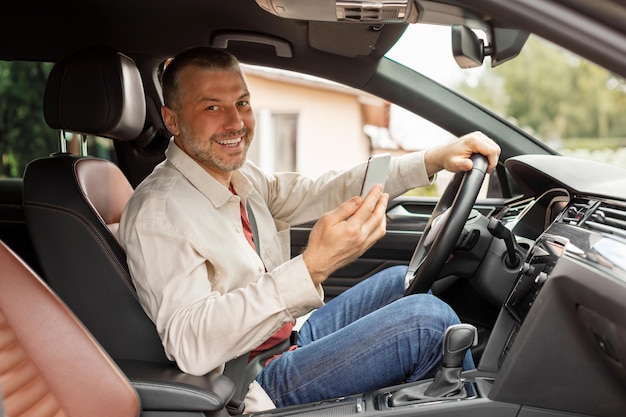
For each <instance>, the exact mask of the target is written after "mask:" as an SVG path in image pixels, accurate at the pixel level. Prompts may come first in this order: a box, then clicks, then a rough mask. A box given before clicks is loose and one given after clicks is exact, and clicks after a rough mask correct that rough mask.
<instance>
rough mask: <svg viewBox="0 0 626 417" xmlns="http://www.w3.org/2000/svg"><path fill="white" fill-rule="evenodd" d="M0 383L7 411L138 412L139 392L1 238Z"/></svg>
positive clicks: (80, 414) (107, 416) (39, 413)
mask: <svg viewBox="0 0 626 417" xmlns="http://www.w3.org/2000/svg"><path fill="white" fill-rule="evenodd" d="M0 386H1V387H2V391H3V396H4V409H5V410H4V412H5V413H6V415H7V416H21V415H28V416H53V415H54V416H70V417H71V416H76V417H83V416H91V417H94V416H103V417H110V416H119V417H123V416H137V415H139V410H140V404H139V399H138V396H137V393H136V391H135V390H134V388H133V386H132V385H131V384H130V382H129V381H128V379H127V378H126V377H125V376H124V374H123V373H122V372H121V371H120V369H119V368H118V367H117V365H116V364H115V363H114V362H113V361H112V360H111V359H110V357H109V356H108V355H107V354H106V353H105V352H104V350H103V349H102V348H101V347H100V345H99V344H98V343H97V342H96V341H95V339H94V338H93V337H92V336H91V335H90V334H89V333H88V331H87V330H86V329H85V327H84V326H83V325H82V324H81V323H80V322H79V320H78V319H77V318H76V317H75V316H74V314H73V313H72V312H71V311H70V310H69V309H68V308H67V307H66V305H65V304H63V302H62V301H60V300H59V298H58V297H57V296H56V295H55V294H54V293H53V292H52V291H51V290H50V289H49V288H48V287H47V285H46V284H45V283H44V282H43V281H41V280H40V279H39V278H38V277H37V276H36V275H35V273H34V272H33V271H32V270H31V269H30V268H29V267H28V266H26V264H25V263H24V262H22V261H21V260H20V259H19V258H18V257H17V256H16V255H15V254H14V253H13V252H12V251H11V250H10V249H9V248H8V247H7V246H6V245H5V244H4V243H2V242H0Z"/></svg>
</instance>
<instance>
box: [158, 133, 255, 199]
mask: <svg viewBox="0 0 626 417" xmlns="http://www.w3.org/2000/svg"><path fill="white" fill-rule="evenodd" d="M165 156H166V160H167V162H168V163H170V164H171V165H172V166H173V167H174V168H175V169H176V170H177V171H178V172H180V173H181V175H182V176H184V177H185V178H186V179H187V181H189V182H190V183H191V184H192V185H193V186H194V187H195V188H196V189H197V190H198V191H200V192H201V193H202V194H203V195H204V196H205V197H206V198H208V199H209V200H210V201H211V203H212V204H213V205H214V206H215V207H221V206H223V205H224V204H226V203H227V202H228V201H229V200H230V199H231V198H235V199H239V198H242V199H243V200H244V201H245V199H246V198H247V197H248V195H249V194H250V193H251V192H252V183H251V182H250V180H249V179H248V178H246V177H245V176H244V175H243V174H242V173H241V172H240V171H239V170H236V171H235V172H233V176H232V178H231V183H232V184H233V187H234V188H235V190H236V191H237V194H238V195H239V197H237V196H233V194H232V193H231V192H230V190H228V188H226V187H224V186H223V185H222V184H221V183H220V182H219V181H218V180H216V179H215V178H214V177H213V176H212V175H211V174H209V173H208V172H206V171H205V170H204V168H202V166H201V165H200V164H199V163H198V162H196V161H195V160H194V159H193V158H191V157H190V156H189V155H187V154H186V153H185V152H184V151H183V150H182V149H181V148H180V147H179V146H178V145H177V144H176V143H175V142H174V140H173V139H171V140H170V143H169V146H168V147H167V149H166V150H165Z"/></svg>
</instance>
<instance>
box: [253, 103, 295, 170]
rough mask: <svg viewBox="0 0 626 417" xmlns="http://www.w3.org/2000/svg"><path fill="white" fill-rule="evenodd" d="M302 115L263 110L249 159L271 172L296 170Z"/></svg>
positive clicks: (257, 120) (257, 118)
mask: <svg viewBox="0 0 626 417" xmlns="http://www.w3.org/2000/svg"><path fill="white" fill-rule="evenodd" d="M297 143H298V114H297V113H274V112H272V111H270V110H260V111H258V112H257V114H256V136H255V139H254V141H253V142H252V145H251V146H250V150H249V152H248V157H249V158H250V159H251V160H252V162H254V163H255V164H257V165H258V166H259V167H260V168H261V169H263V170H265V171H267V172H280V171H283V172H284V171H289V172H292V171H296V156H297Z"/></svg>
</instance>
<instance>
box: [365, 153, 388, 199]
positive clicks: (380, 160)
mask: <svg viewBox="0 0 626 417" xmlns="http://www.w3.org/2000/svg"><path fill="white" fill-rule="evenodd" d="M390 161H391V155H390V154H388V153H383V154H378V155H372V156H370V158H369V159H368V160H367V167H366V168H365V178H364V179H363V185H361V197H363V198H365V197H366V196H367V194H368V193H369V192H370V190H371V189H372V187H373V186H374V185H376V184H382V186H383V187H384V186H385V181H386V180H387V172H388V171H389V162H390Z"/></svg>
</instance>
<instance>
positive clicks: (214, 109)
mask: <svg viewBox="0 0 626 417" xmlns="http://www.w3.org/2000/svg"><path fill="white" fill-rule="evenodd" d="M205 110H206V111H217V106H216V105H213V106H207V108H206V109H205Z"/></svg>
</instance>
